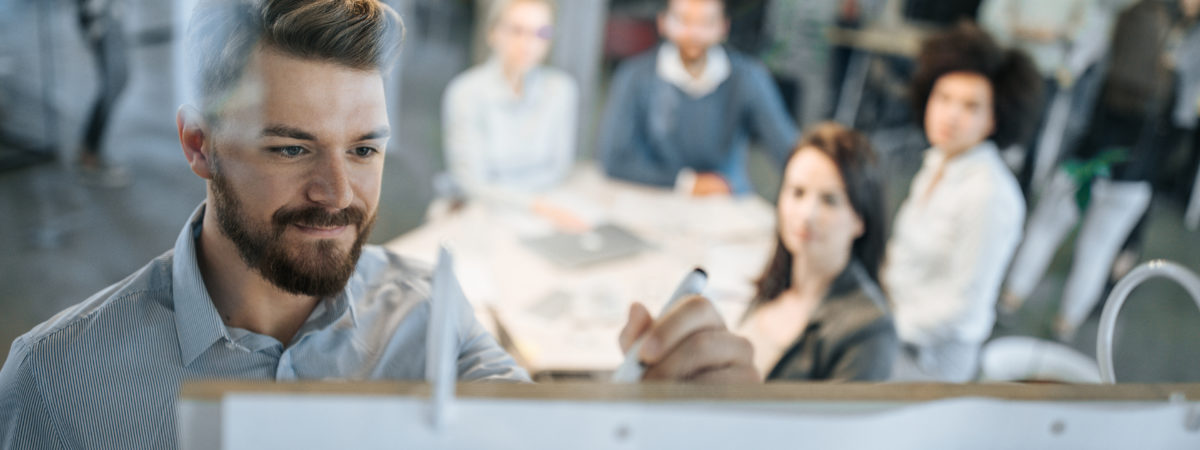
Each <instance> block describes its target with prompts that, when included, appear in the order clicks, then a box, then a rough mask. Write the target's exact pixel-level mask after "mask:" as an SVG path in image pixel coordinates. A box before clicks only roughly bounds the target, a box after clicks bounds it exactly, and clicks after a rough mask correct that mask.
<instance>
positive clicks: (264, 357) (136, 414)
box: [0, 205, 529, 449]
mask: <svg viewBox="0 0 1200 450" xmlns="http://www.w3.org/2000/svg"><path fill="white" fill-rule="evenodd" d="M203 215H204V207H203V205H202V206H201V207H200V208H198V209H197V210H196V212H195V213H194V214H193V215H192V217H191V219H190V220H189V221H188V224H187V225H186V226H185V227H184V228H183V231H182V232H181V233H180V234H179V238H178V240H176V242H175V248H174V250H172V251H168V252H167V253H165V254H163V255H162V256H159V257H158V258H156V259H154V260H153V261H151V262H150V263H149V264H147V265H146V266H145V267H143V268H142V269H141V270H138V271H137V272H136V273H134V274H133V275H130V276H129V277H128V278H126V279H124V280H122V281H121V282H118V283H117V284H114V285H112V286H109V287H108V288H105V289H104V290H102V291H100V292H99V293H97V294H96V295H93V296H92V297H91V298H89V299H87V300H86V301H84V302H83V303H80V304H78V305H75V306H73V307H71V308H68V309H66V310H64V311H62V312H60V313H58V314H57V315H55V316H54V317H53V318H51V319H50V320H48V321H46V322H44V323H42V324H40V325H38V326H37V327H35V328H34V329H33V330H31V331H30V332H28V333H26V334H25V335H23V336H21V337H19V338H17V339H16V341H14V342H13V345H12V350H11V351H10V353H9V355H8V361H6V362H5V363H4V368H3V369H0V448H3V449H8V448H21V449H24V448H174V447H175V429H176V428H175V400H176V396H177V394H178V392H179V386H180V384H181V383H182V382H183V381H184V380H196V379H212V378H222V379H254V380H277V381H289V380H321V379H350V380H419V379H422V378H423V377H424V374H425V336H426V326H427V323H428V321H429V314H430V303H429V297H430V292H431V272H430V269H429V268H428V267H427V266H425V265H420V264H417V263H414V262H413V261H410V260H407V259H403V258H401V257H399V256H397V255H395V254H393V253H390V252H388V251H386V250H384V249H383V248H380V247H375V246H367V247H366V248H364V250H363V254H362V257H361V258H360V259H359V261H358V266H357V268H356V270H355V273H354V275H353V276H352V277H351V279H350V281H349V283H347V286H346V288H345V289H344V290H343V291H342V293H341V294H339V295H338V296H336V297H333V298H329V299H325V300H324V301H322V302H321V303H320V304H319V305H318V306H317V308H316V309H315V310H313V312H312V314H311V315H310V316H309V318H308V320H307V321H306V322H305V323H304V325H303V326H301V328H300V330H299V331H298V332H297V333H296V335H295V337H294V338H293V339H292V341H291V342H289V343H287V344H286V345H284V343H281V342H279V341H277V340H275V339H274V338H272V337H270V336H265V335H261V334H257V333H254V332H251V331H248V330H243V329H238V328H233V327H228V326H226V325H225V324H224V322H223V321H222V320H221V317H220V316H219V315H218V313H217V310H216V308H215V307H214V306H213V302H212V300H211V299H210V298H209V296H208V291H207V289H205V286H204V280H203V278H201V275H200V269H199V267H198V265H197V263H196V247H195V242H196V237H197V236H199V230H200V223H201V221H200V219H201V218H202V217H203ZM468 310H469V309H468ZM460 320H461V323H460V325H459V330H460V334H459V356H458V374H459V378H460V379H462V380H485V379H486V380H513V381H528V380H529V376H528V374H527V373H526V372H525V371H524V370H523V369H521V368H520V367H519V366H517V364H516V363H515V362H514V361H513V359H512V358H511V357H510V356H509V355H508V354H507V353H505V352H504V350H502V349H501V348H500V347H499V346H498V345H497V344H496V341H495V339H493V338H492V336H491V335H490V334H488V333H487V332H486V331H484V329H483V328H482V327H481V326H480V324H479V323H478V322H476V320H475V318H474V316H473V315H472V314H462V315H461V316H460Z"/></svg>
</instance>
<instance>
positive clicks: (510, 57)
mask: <svg viewBox="0 0 1200 450" xmlns="http://www.w3.org/2000/svg"><path fill="white" fill-rule="evenodd" d="M553 35H554V5H553V3H552V2H551V0H495V1H494V2H492V4H491V9H490V10H489V14H488V45H489V46H490V47H491V48H492V56H491V58H490V59H488V61H487V62H485V63H483V64H481V65H479V66H476V67H473V68H471V69H470V70H468V71H467V72H465V73H463V74H461V75H459V76H457V77H455V78H454V80H453V81H451V82H450V85H449V87H447V89H446V94H445V97H444V99H443V107H442V114H443V127H444V128H445V132H444V139H445V151H446V165H447V166H448V167H449V169H450V173H451V174H452V175H453V176H454V178H455V180H456V181H457V182H458V184H459V186H461V187H462V188H463V190H465V191H466V194H467V195H468V196H469V197H471V198H474V199H481V200H484V201H486V202H490V203H493V204H503V205H507V206H515V207H519V208H526V209H531V210H532V211H534V212H536V213H538V214H541V215H543V216H546V217H547V218H550V219H551V220H552V221H554V222H556V223H558V224H560V225H566V226H568V227H572V226H582V224H579V223H578V220H577V219H575V218H574V217H573V216H572V215H571V214H569V213H567V212H565V211H564V210H561V209H559V208H557V207H555V206H553V205H551V204H550V203H548V202H547V201H545V200H543V199H541V198H540V197H539V196H538V193H539V192H543V191H545V190H547V189H550V188H552V187H554V186H556V185H558V184H559V183H560V182H562V181H563V179H565V178H566V177H567V175H568V174H569V173H570V170H571V166H572V165H573V163H574V161H575V136H576V130H577V127H578V123H577V119H576V118H577V117H578V107H579V88H578V86H576V84H575V80H573V79H571V77H570V75H567V74H566V73H565V72H563V71H561V70H558V69H554V68H551V67H546V66H544V65H542V63H543V62H544V61H545V59H546V55H547V53H548V52H549V50H550V42H551V38H552V37H553Z"/></svg>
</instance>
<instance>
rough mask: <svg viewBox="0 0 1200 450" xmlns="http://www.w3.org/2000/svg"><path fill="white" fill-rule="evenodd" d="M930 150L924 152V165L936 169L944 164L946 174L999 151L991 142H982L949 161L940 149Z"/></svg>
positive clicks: (933, 148)
mask: <svg viewBox="0 0 1200 450" xmlns="http://www.w3.org/2000/svg"><path fill="white" fill-rule="evenodd" d="M930 150H931V151H929V152H925V165H927V166H934V167H936V166H938V165H942V164H945V165H946V173H949V172H951V171H953V170H955V169H957V168H962V167H967V166H971V165H973V164H974V163H975V162H976V161H979V160H982V159H985V158H987V157H988V155H989V154H998V153H999V151H1000V150H999V149H997V148H996V144H995V143H993V142H992V141H991V140H986V141H983V142H981V143H979V145H976V146H974V147H971V149H970V150H967V151H965V152H963V154H961V155H958V157H955V158H953V159H950V160H947V159H946V153H945V152H944V151H942V149H940V148H937V147H932V148H931V149H930Z"/></svg>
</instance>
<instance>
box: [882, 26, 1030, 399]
mask: <svg viewBox="0 0 1200 450" xmlns="http://www.w3.org/2000/svg"><path fill="white" fill-rule="evenodd" d="M1040 87H1041V78H1040V77H1039V75H1038V72H1037V69H1036V67H1035V66H1034V64H1033V62H1032V60H1030V58H1029V57H1028V56H1027V55H1025V54H1024V53H1022V52H1019V51H1016V50H1009V49H1004V48H1001V47H1000V46H998V45H997V44H996V42H995V41H994V40H993V39H992V38H991V37H990V36H989V35H988V34H987V33H985V32H984V31H982V30H980V29H979V28H978V27H976V26H975V25H972V24H968V23H963V24H960V25H958V26H956V27H954V28H952V29H950V30H949V31H946V32H943V33H941V34H938V35H935V36H933V37H931V38H929V39H928V40H927V41H926V42H925V43H924V44H923V45H922V48H921V52H920V55H919V57H918V61H917V70H916V73H915V75H914V77H913V82H912V101H913V104H914V107H915V109H916V112H917V115H916V117H919V118H922V119H923V120H924V123H923V125H924V129H925V136H926V138H927V139H928V141H929V143H930V145H931V148H930V149H929V150H928V151H927V152H926V154H925V160H924V163H923V165H922V167H921V170H920V171H919V172H918V173H917V175H916V178H914V179H913V183H912V186H911V188H910V190H909V193H908V197H907V198H906V199H905V200H904V203H903V204H902V205H901V207H900V211H899V213H897V216H896V219H895V222H894V226H895V233H894V234H893V235H892V238H891V240H890V241H889V242H888V248H887V258H886V262H885V265H884V270H883V274H882V275H883V284H884V286H885V288H886V290H887V292H888V294H889V296H890V298H891V300H892V302H893V308H894V314H895V320H896V331H897V333H898V334H899V336H900V339H901V341H902V342H903V343H904V349H903V350H904V351H903V352H902V355H901V358H899V359H898V360H897V367H896V373H895V376H896V377H897V378H900V379H933V380H940V381H949V382H964V381H969V380H971V379H972V378H973V377H974V375H975V372H976V370H977V366H978V358H979V348H980V345H981V344H982V343H983V341H984V340H986V339H987V337H988V336H989V335H990V334H991V331H992V325H993V324H994V322H995V304H996V299H997V297H998V294H999V289H1000V284H1001V281H1002V280H1003V279H1004V274H1005V272H1006V271H1007V269H1008V265H1009V262H1010V260H1011V258H1012V255H1013V252H1014V251H1015V250H1016V248H1017V245H1018V244H1019V243H1020V240H1021V230H1022V227H1023V226H1024V222H1025V201H1024V199H1023V197H1022V195H1021V189H1020V188H1019V187H1018V185H1017V180H1016V178H1015V177H1014V176H1013V174H1012V171H1011V170H1010V169H1009V168H1008V167H1007V166H1006V165H1005V164H1004V161H1003V160H1001V158H1000V153H999V149H1000V148H1005V147H1008V146H1010V145H1013V144H1017V143H1021V142H1025V140H1026V138H1027V136H1028V134H1029V132H1030V131H1031V130H1032V128H1033V126H1034V125H1036V123H1037V119H1038V112H1039V111H1038V109H1039V107H1040V105H1041V101H1040V92H1039V91H1040Z"/></svg>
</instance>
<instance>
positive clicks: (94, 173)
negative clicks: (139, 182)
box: [77, 0, 130, 188]
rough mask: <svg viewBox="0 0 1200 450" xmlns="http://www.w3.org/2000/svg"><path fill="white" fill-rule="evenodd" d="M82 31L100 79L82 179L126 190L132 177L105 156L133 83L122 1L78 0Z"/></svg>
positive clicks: (90, 116)
mask: <svg viewBox="0 0 1200 450" xmlns="http://www.w3.org/2000/svg"><path fill="white" fill-rule="evenodd" d="M77 5H78V6H79V27H80V29H82V31H83V37H84V41H86V42H87V45H88V49H89V50H91V52H92V54H93V55H94V56H95V58H96V71H97V74H98V75H99V76H98V77H97V79H98V80H99V82H98V84H97V92H98V94H97V96H96V100H95V102H94V103H93V104H92V109H91V111H89V113H88V116H87V117H88V119H87V125H86V128H85V129H84V132H83V143H82V145H81V148H80V150H79V159H78V162H77V163H78V167H79V171H80V179H81V181H83V182H84V183H85V184H89V185H93V186H99V187H109V188H116V187H123V186H126V185H128V184H129V183H130V179H129V173H128V172H127V171H126V170H125V169H124V168H121V167H119V166H115V165H112V164H111V163H110V161H108V160H106V159H105V158H104V156H103V154H102V153H101V150H102V147H103V145H104V136H105V135H106V133H107V132H108V131H109V128H110V125H111V123H110V122H111V121H112V117H113V114H114V113H115V112H116V109H117V100H118V99H119V98H120V97H121V93H122V92H124V91H125V85H126V84H127V82H128V80H129V75H128V67H127V65H128V62H127V60H128V58H127V55H126V48H125V35H124V29H122V27H121V22H120V20H118V17H119V12H118V11H117V9H118V8H119V6H120V5H119V0H78V1H77Z"/></svg>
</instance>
